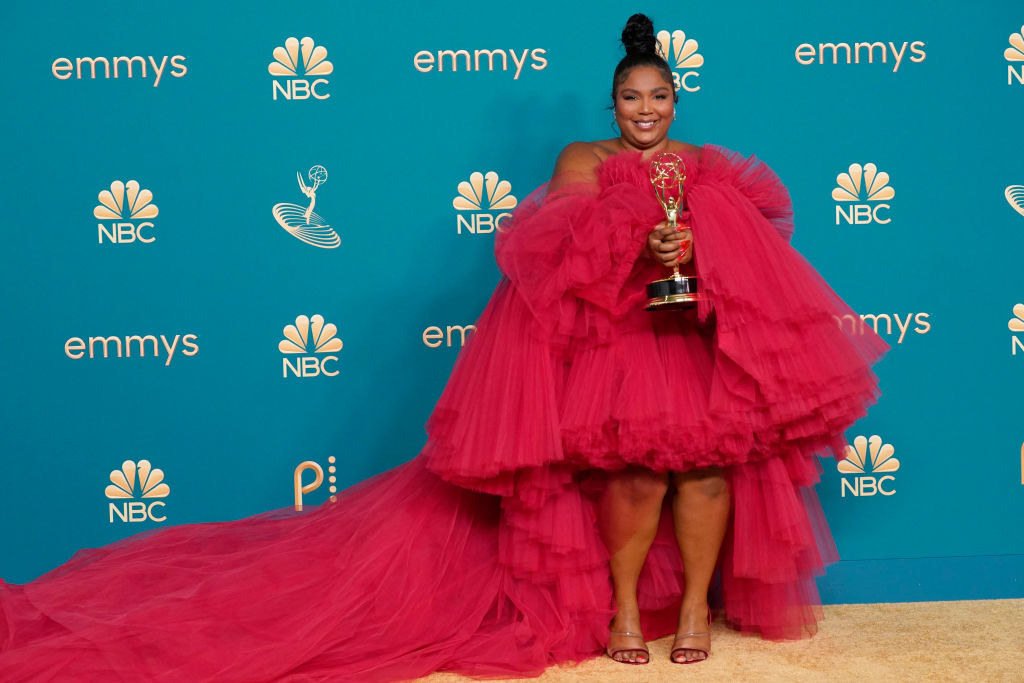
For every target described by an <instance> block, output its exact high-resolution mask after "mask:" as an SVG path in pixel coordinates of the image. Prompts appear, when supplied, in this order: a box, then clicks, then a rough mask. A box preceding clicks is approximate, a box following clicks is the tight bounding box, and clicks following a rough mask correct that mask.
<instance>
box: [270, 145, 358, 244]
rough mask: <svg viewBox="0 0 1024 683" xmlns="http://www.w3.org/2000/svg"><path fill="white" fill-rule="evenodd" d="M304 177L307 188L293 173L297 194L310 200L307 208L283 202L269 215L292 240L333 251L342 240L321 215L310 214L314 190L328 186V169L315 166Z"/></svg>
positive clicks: (297, 175) (300, 175)
mask: <svg viewBox="0 0 1024 683" xmlns="http://www.w3.org/2000/svg"><path fill="white" fill-rule="evenodd" d="M307 176H308V177H309V184H308V185H307V184H306V181H304V180H303V179H302V174H301V173H299V172H296V173H295V177H296V178H297V179H298V181H299V192H301V193H302V194H304V195H306V196H307V197H308V198H309V204H307V205H306V206H300V205H299V204H289V203H287V202H282V203H280V204H274V208H273V209H271V212H272V213H273V214H274V220H276V221H277V224H278V225H280V226H281V227H282V228H284V229H285V230H287V231H288V233H289V234H291V236H292V237H294V238H296V239H299V240H302V241H303V242H305V243H306V244H311V245H313V246H314V247H320V248H321V249H334V248H336V247H337V246H338V245H339V244H341V238H340V237H338V233H336V232H334V230H333V229H332V228H331V226H330V225H329V224H328V223H327V222H326V221H325V220H324V219H323V218H322V217H321V216H320V214H318V213H316V212H315V211H313V207H315V206H316V191H317V188H318V187H320V186H321V185H322V184H324V183H325V182H327V169H326V168H324V167H323V166H320V165H319V164H317V165H316V166H313V167H312V168H311V169H309V173H308V174H307Z"/></svg>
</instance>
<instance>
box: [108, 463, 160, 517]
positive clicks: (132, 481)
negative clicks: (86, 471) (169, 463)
mask: <svg viewBox="0 0 1024 683" xmlns="http://www.w3.org/2000/svg"><path fill="white" fill-rule="evenodd" d="M105 493H106V496H107V498H109V499H111V501H114V500H119V501H122V502H121V503H120V504H118V503H114V502H110V503H109V504H108V514H109V517H110V523H111V524H113V523H114V518H115V517H116V518H118V519H119V520H120V521H122V522H147V521H149V522H163V521H165V520H166V519H167V517H166V515H162V514H161V515H160V516H157V510H158V509H159V510H160V511H161V512H162V510H163V508H164V507H165V504H164V502H163V500H160V499H162V498H166V497H167V496H169V495H170V494H171V487H170V486H168V485H167V483H166V482H165V481H164V471H163V470H161V469H157V468H155V467H153V465H152V464H151V463H150V462H149V461H148V460H139V462H138V463H136V462H135V461H134V460H125V461H124V462H123V463H121V469H117V470H114V471H113V472H111V473H110V484H109V485H108V486H107V488H106V491H105ZM154 498H156V499H157V500H153V499H154ZM136 499H141V500H136Z"/></svg>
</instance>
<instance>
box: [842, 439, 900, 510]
mask: <svg viewBox="0 0 1024 683" xmlns="http://www.w3.org/2000/svg"><path fill="white" fill-rule="evenodd" d="M895 453H896V449H895V448H893V446H892V444H888V443H882V437H880V436H878V435H877V434H875V435H873V436H870V437H867V438H865V437H863V436H858V437H857V438H856V439H854V440H853V445H852V446H847V447H846V448H845V449H844V450H843V455H844V456H845V457H844V458H843V459H842V460H840V461H839V462H838V463H837V464H836V469H837V470H839V473H840V474H844V475H852V480H851V479H850V478H848V477H846V476H844V477H842V478H841V479H840V484H839V490H840V494H841V497H842V498H845V497H846V494H847V492H849V493H850V495H852V496H854V497H858V498H861V497H870V496H873V495H875V494H876V493H880V494H882V495H883V496H891V495H893V494H894V493H896V489H895V488H893V484H894V483H895V481H896V477H895V476H894V475H893V473H894V472H896V471H897V470H899V468H900V461H899V460H897V459H896V458H895V457H893V455H894V454H895Z"/></svg>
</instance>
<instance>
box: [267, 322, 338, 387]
mask: <svg viewBox="0 0 1024 683" xmlns="http://www.w3.org/2000/svg"><path fill="white" fill-rule="evenodd" d="M337 334H338V328H337V327H336V326H335V325H334V323H327V322H324V317H323V316H322V315H314V316H312V317H308V316H305V315H300V316H299V317H297V318H296V319H295V324H294V325H285V328H284V339H282V340H281V341H280V343H279V344H278V345H277V349H278V350H279V351H280V352H281V353H283V354H284V358H282V359H281V376H282V377H284V378H286V379H287V377H288V375H289V374H290V375H291V376H292V377H299V378H307V377H319V376H320V375H326V376H327V377H336V376H337V375H338V372H339V371H338V370H336V369H335V366H336V365H337V363H338V357H337V356H335V355H333V354H335V353H337V352H339V351H341V349H342V347H343V346H344V344H342V342H341V340H340V339H338V337H337Z"/></svg>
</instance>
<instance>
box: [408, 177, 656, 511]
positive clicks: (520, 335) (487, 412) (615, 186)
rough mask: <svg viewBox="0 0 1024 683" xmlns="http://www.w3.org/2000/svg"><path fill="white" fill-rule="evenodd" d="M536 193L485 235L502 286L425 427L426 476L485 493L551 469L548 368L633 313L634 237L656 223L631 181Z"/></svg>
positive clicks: (638, 288) (507, 490) (637, 244)
mask: <svg viewBox="0 0 1024 683" xmlns="http://www.w3.org/2000/svg"><path fill="white" fill-rule="evenodd" d="M548 187H549V185H544V186H542V187H541V188H539V189H538V190H536V191H535V192H533V193H532V194H531V195H530V196H529V197H528V198H527V199H526V200H525V201H523V202H522V203H521V204H520V205H519V207H517V209H516V211H515V213H514V215H513V217H512V221H511V226H510V227H509V228H507V229H505V230H503V231H502V232H501V233H499V234H498V235H497V238H496V239H497V242H496V246H495V253H496V257H497V262H498V266H499V268H500V269H501V271H502V273H503V274H504V276H505V277H504V278H503V280H502V282H501V283H500V284H499V286H498V288H497V290H496V292H495V294H494V296H493V297H492V299H491V301H490V303H489V304H488V306H487V308H486V309H485V310H484V312H483V314H482V315H481V317H480V319H479V321H478V323H477V328H478V331H477V332H476V333H475V334H474V337H473V338H472V339H471V341H470V342H469V344H468V345H467V346H466V347H465V348H464V349H463V351H462V353H461V354H460V357H459V360H458V362H457V364H456V367H455V369H454V371H453V373H452V375H451V377H450V379H449V381H448V385H447V387H446V388H445V391H444V393H443V395H442V396H441V399H440V400H439V401H438V403H437V406H436V408H435V410H434V413H433V414H432V416H431V418H430V420H429V422H428V424H427V429H428V432H429V434H430V437H431V438H430V442H429V443H428V446H427V450H428V453H429V454H430V465H431V468H432V469H434V470H435V471H436V472H437V473H438V474H440V475H441V476H443V477H445V478H446V479H448V480H450V481H453V482H455V483H458V484H460V485H463V486H470V487H473V488H477V489H479V490H483V491H486V492H490V493H500V494H503V495H509V494H511V492H512V490H513V480H514V478H515V473H516V471H517V470H520V469H522V468H529V467H539V466H543V465H548V464H552V463H559V462H561V461H563V459H564V454H563V448H562V439H561V429H560V426H559V407H558V406H559V402H560V400H561V399H562V398H563V397H561V396H560V395H559V393H560V392H559V390H558V387H559V385H560V384H562V383H563V380H564V378H563V377H562V376H561V373H562V371H563V368H562V367H561V365H560V362H561V360H560V359H561V358H562V357H563V356H564V355H565V354H566V353H568V352H569V351H568V350H567V346H568V345H569V344H570V342H571V340H573V339H579V338H585V337H591V338H593V339H595V340H600V339H609V338H610V337H611V336H613V335H614V325H615V321H616V320H618V319H621V318H622V317H623V316H624V315H625V314H626V313H627V312H629V311H631V310H635V309H636V308H637V307H638V306H641V305H642V301H643V296H644V294H643V286H642V282H641V280H642V272H643V271H645V270H646V269H647V268H648V267H649V265H650V264H649V262H645V260H644V258H643V256H642V254H643V249H644V245H645V242H646V237H647V234H648V233H649V232H650V230H651V229H652V228H653V226H654V225H656V224H657V223H658V222H659V221H660V220H662V219H663V218H664V214H663V212H662V209H661V208H660V207H659V206H658V205H657V203H656V202H652V199H651V197H650V196H646V195H645V193H644V191H643V189H641V188H640V187H637V186H636V185H635V184H632V183H628V182H603V183H602V184H601V185H600V186H599V185H595V184H592V183H585V182H568V183H565V184H561V187H560V188H559V189H558V190H556V191H553V192H549V191H548ZM641 187H642V186H641ZM485 453H486V454H487V455H484V454H485Z"/></svg>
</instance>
